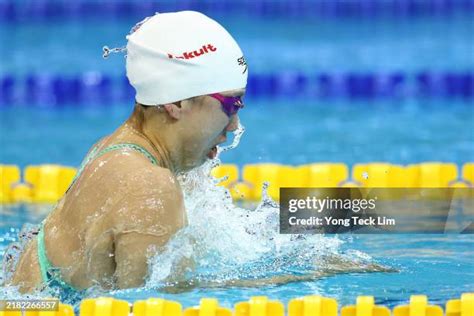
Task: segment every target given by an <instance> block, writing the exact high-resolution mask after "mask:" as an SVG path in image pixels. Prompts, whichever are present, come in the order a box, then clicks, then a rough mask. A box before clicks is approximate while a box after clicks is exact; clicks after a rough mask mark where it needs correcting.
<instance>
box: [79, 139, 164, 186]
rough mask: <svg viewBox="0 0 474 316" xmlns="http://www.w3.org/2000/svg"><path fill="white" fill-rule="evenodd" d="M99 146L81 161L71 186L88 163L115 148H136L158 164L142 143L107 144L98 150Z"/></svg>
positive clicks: (153, 162)
mask: <svg viewBox="0 0 474 316" xmlns="http://www.w3.org/2000/svg"><path fill="white" fill-rule="evenodd" d="M97 147H98V146H95V147H94V148H93V149H92V150H91V151H90V153H89V154H88V155H87V156H86V158H85V159H84V161H83V162H82V163H81V165H80V166H79V169H78V170H77V173H76V176H75V177H74V179H73V180H72V183H71V185H70V187H71V186H72V185H73V184H74V182H76V179H77V178H79V176H80V175H81V173H82V171H84V168H85V167H86V166H87V164H88V163H89V162H91V161H92V160H94V159H96V158H98V157H100V156H102V155H104V154H106V153H108V152H110V151H114V150H118V149H123V148H130V149H132V150H135V151H138V152H140V153H142V154H143V155H144V156H145V157H146V158H148V160H150V162H151V163H152V164H154V165H158V161H157V160H156V158H155V157H153V155H152V154H150V152H149V151H148V150H146V149H145V148H144V147H142V146H140V145H137V144H133V143H119V144H114V145H110V146H107V147H105V148H104V149H102V150H101V151H99V152H97Z"/></svg>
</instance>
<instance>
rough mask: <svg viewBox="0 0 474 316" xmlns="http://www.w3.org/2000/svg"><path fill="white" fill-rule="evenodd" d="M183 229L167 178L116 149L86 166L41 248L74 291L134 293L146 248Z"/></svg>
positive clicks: (177, 193)
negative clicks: (127, 289)
mask: <svg viewBox="0 0 474 316" xmlns="http://www.w3.org/2000/svg"><path fill="white" fill-rule="evenodd" d="M113 143H115V142H114V141H113V140H111V139H110V138H109V139H105V140H102V141H100V142H99V143H98V144H97V145H96V146H97V149H98V150H101V149H103V148H105V147H106V146H109V145H111V144H113ZM143 147H144V148H146V145H144V146H143ZM184 224H185V213H184V204H183V197H182V192H181V188H180V187H179V183H178V182H177V181H176V179H175V177H174V175H173V174H172V173H171V171H170V170H168V169H166V168H163V167H160V166H157V165H153V164H152V163H151V162H150V160H149V159H148V158H147V157H146V156H145V155H143V154H142V153H140V152H138V151H135V150H130V149H126V148H125V149H118V150H113V151H109V152H107V153H104V154H103V155H101V156H100V157H97V158H96V159H93V160H91V161H90V162H89V163H88V164H87V165H86V166H85V168H84V169H83V171H82V173H81V174H80V176H79V177H78V178H77V179H76V181H75V183H74V184H73V185H72V186H71V188H70V189H69V191H68V192H67V194H66V195H65V196H64V197H63V199H62V200H61V201H60V202H59V203H58V205H57V207H56V208H55V210H54V211H53V212H52V213H51V214H50V216H49V217H48V219H47V220H46V222H45V226H44V227H45V248H46V252H47V256H48V259H49V260H50V261H51V263H52V265H53V266H54V267H57V268H60V270H61V272H62V273H61V276H62V277H63V279H64V281H66V282H68V283H69V284H71V285H73V286H74V287H76V288H79V289H80V288H87V287H90V286H91V285H93V283H96V282H97V283H99V284H100V285H102V286H104V287H111V286H114V285H117V286H119V287H129V286H135V285H140V284H141V283H143V277H144V274H146V270H147V269H146V268H147V267H146V258H144V257H146V256H147V249H148V248H150V246H161V245H163V244H165V243H166V242H167V241H168V239H169V238H170V236H172V234H174V233H175V232H176V231H177V230H179V229H180V228H181V227H183V226H184ZM128 247H131V248H130V249H126V248H128ZM128 250H130V251H128ZM130 263H134V265H132V266H131V265H130ZM140 282H141V283H140Z"/></svg>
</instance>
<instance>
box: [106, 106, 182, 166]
mask: <svg viewBox="0 0 474 316" xmlns="http://www.w3.org/2000/svg"><path fill="white" fill-rule="evenodd" d="M117 132H118V133H114V134H116V135H117V137H118V138H120V140H121V141H124V140H125V141H130V142H135V143H136V142H139V143H140V144H139V145H142V146H144V147H145V148H146V149H147V150H148V151H149V152H150V154H152V155H153V157H155V159H156V160H157V161H158V164H159V165H160V166H161V167H163V168H166V169H169V170H170V171H171V172H172V173H173V174H176V173H177V172H178V170H177V168H176V166H175V164H174V163H173V162H172V159H171V154H170V151H169V150H168V149H167V146H166V145H165V142H164V141H163V140H162V139H161V138H160V137H159V133H156V132H155V131H153V132H149V131H147V130H146V128H144V122H143V117H139V116H137V115H136V113H133V114H132V115H131V116H130V117H129V118H128V119H127V120H126V121H125V122H124V123H123V124H122V125H121V126H120V127H119V129H118V130H117Z"/></svg>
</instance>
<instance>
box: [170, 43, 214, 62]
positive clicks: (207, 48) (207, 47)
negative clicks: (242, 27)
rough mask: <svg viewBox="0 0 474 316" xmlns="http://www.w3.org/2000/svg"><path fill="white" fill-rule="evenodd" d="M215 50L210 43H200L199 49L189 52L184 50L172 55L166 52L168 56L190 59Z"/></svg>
mask: <svg viewBox="0 0 474 316" xmlns="http://www.w3.org/2000/svg"><path fill="white" fill-rule="evenodd" d="M216 50H217V48H216V47H214V46H212V44H207V45H202V47H201V48H200V49H199V50H193V51H191V52H184V53H183V54H182V55H181V56H174V55H172V54H170V53H168V57H169V58H178V59H192V58H196V57H199V56H201V55H204V54H208V53H212V52H215V51H216Z"/></svg>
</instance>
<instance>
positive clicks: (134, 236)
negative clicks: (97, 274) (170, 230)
mask: <svg viewBox="0 0 474 316" xmlns="http://www.w3.org/2000/svg"><path fill="white" fill-rule="evenodd" d="M169 238H170V236H169V235H166V236H161V237H160V236H155V235H151V234H144V233H140V232H134V231H131V232H122V233H120V234H118V235H117V236H116V240H115V247H116V250H115V262H116V268H115V274H114V277H115V281H116V286H117V287H118V288H120V289H126V288H134V287H140V286H142V285H143V284H144V283H145V278H146V276H147V274H148V263H147V261H148V258H149V257H150V255H151V251H152V250H153V249H156V247H157V246H163V245H165V244H166V242H167V241H168V240H169Z"/></svg>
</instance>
